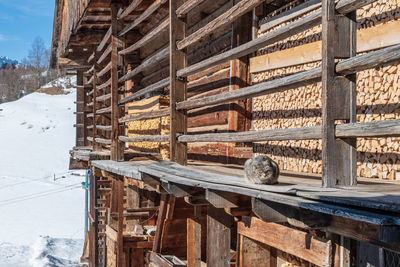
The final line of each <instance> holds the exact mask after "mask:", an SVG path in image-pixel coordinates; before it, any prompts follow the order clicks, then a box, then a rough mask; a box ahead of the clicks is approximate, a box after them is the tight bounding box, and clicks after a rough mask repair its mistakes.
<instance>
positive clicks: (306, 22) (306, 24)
mask: <svg viewBox="0 0 400 267" xmlns="http://www.w3.org/2000/svg"><path fill="white" fill-rule="evenodd" d="M374 1H376V0H371V1H368V0H366V1H358V0H340V1H339V2H338V3H337V6H338V5H339V6H340V7H341V8H342V9H345V10H356V9H357V8H359V7H360V5H361V3H360V2H362V3H365V2H368V3H370V2H374ZM343 2H345V3H344V4H342V3H343ZM355 3H357V4H355ZM368 3H365V4H368ZM361 6H363V5H361ZM321 16H322V12H321V10H317V11H315V12H312V13H311V14H309V15H307V16H305V17H303V18H301V19H298V20H296V21H293V22H291V23H289V24H287V25H285V26H283V27H281V28H279V29H277V30H274V31H272V32H270V33H267V34H265V35H263V36H261V37H259V38H257V39H254V40H252V41H250V42H247V43H245V44H243V45H239V46H237V47H235V48H233V49H231V50H229V51H227V52H224V53H221V54H218V55H215V56H212V57H210V58H208V59H206V60H203V61H201V62H199V63H196V64H193V65H191V66H188V67H186V68H183V69H181V70H179V71H178V72H177V76H180V77H187V76H189V75H191V74H194V73H196V72H198V71H201V70H205V69H207V68H209V67H211V66H213V65H216V64H220V63H223V62H225V61H228V60H232V59H237V58H240V57H242V56H245V55H248V54H250V53H253V52H256V51H257V50H259V49H261V48H263V47H265V46H267V45H270V44H273V43H275V42H278V41H282V40H284V39H286V38H288V37H290V36H292V35H295V34H297V33H300V32H303V31H305V30H307V29H310V28H312V27H314V26H316V25H318V24H320V23H321Z"/></svg>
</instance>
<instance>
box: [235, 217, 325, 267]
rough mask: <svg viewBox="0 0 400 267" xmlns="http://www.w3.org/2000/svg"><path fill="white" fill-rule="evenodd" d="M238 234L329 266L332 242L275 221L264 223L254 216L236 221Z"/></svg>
mask: <svg viewBox="0 0 400 267" xmlns="http://www.w3.org/2000/svg"><path fill="white" fill-rule="evenodd" d="M237 228H238V234H240V235H243V236H246V237H248V238H251V239H253V240H256V241H259V242H261V243H263V244H266V245H268V246H271V247H275V248H277V249H279V250H282V251H285V252H286V253H289V254H291V255H294V256H297V257H299V258H301V259H304V260H306V261H309V262H311V263H313V264H316V265H318V266H326V267H328V266H331V263H332V262H331V253H332V244H331V241H330V240H323V239H320V238H317V237H314V236H311V235H310V234H308V233H307V232H302V231H299V230H295V229H292V228H289V227H286V226H283V225H280V224H276V223H266V222H263V221H261V220H260V219H257V218H255V217H251V218H246V220H244V221H241V222H238V226H237Z"/></svg>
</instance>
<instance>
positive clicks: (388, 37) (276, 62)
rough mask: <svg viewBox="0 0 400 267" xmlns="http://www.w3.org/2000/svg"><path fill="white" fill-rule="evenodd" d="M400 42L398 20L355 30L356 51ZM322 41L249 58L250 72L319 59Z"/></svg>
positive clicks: (374, 48)
mask: <svg viewBox="0 0 400 267" xmlns="http://www.w3.org/2000/svg"><path fill="white" fill-rule="evenodd" d="M397 44H400V21H392V22H390V23H388V24H379V25H377V26H374V27H370V28H366V29H362V30H359V31H357V53H363V52H367V51H371V50H376V49H381V48H385V47H388V46H392V45H397ZM321 51H322V42H321V41H317V42H313V43H308V44H305V45H300V46H296V47H293V48H289V49H285V50H281V51H277V52H273V53H270V54H265V55H261V56H257V57H252V58H251V59H250V72H253V73H254V72H261V71H266V70H271V69H277V68H284V67H289V66H294V65H300V64H306V63H310V62H315V61H319V60H321Z"/></svg>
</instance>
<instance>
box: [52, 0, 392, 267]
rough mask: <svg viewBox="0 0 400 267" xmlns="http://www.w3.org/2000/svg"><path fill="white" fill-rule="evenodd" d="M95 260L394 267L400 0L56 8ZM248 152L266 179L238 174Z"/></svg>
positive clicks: (130, 2)
mask: <svg viewBox="0 0 400 267" xmlns="http://www.w3.org/2000/svg"><path fill="white" fill-rule="evenodd" d="M55 5H56V6H55V18H54V28H53V42H52V51H51V53H52V54H51V65H52V67H54V68H58V69H60V70H61V69H63V70H70V71H72V70H73V71H76V73H77V74H76V75H77V99H76V124H75V126H76V146H75V147H74V148H72V150H71V151H70V154H71V161H70V167H71V168H80V169H87V170H88V174H89V177H90V181H89V184H88V188H89V189H88V190H89V192H90V194H89V203H90V205H89V207H90V208H89V211H88V214H87V220H88V224H89V228H88V233H87V237H86V241H85V249H84V252H83V256H82V262H86V263H87V264H88V265H89V266H118V267H125V266H126V267H128V266H129V267H131V266H132V267H134V266H135V267H136V266H137V267H142V266H151V267H154V266H161V267H164V266H189V267H201V266H208V267H231V266H237V267H261V266H266V267H278V266H279V267H290V266H293V267H294V266H301V267H303V266H305V267H311V266H324V267H328V266H334V267H350V266H361V267H363V266H376V267H392V266H393V267H394V266H400V254H399V253H400V101H399V98H400V0H322V1H321V0H56V1H55ZM258 155H266V156H269V157H270V158H272V159H273V160H274V161H275V162H276V163H277V165H278V166H279V169H280V176H279V179H278V183H277V184H256V183H251V182H249V181H247V179H245V174H244V173H245V172H244V163H245V162H246V160H248V159H250V158H254V157H256V156H258Z"/></svg>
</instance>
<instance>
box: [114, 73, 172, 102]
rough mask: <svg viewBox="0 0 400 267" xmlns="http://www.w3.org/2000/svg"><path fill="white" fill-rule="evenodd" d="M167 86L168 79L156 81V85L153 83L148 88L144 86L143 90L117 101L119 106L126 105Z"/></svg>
mask: <svg viewBox="0 0 400 267" xmlns="http://www.w3.org/2000/svg"><path fill="white" fill-rule="evenodd" d="M168 85H169V77H168V78H165V79H163V80H161V81H158V82H156V83H153V84H151V85H149V86H146V87H145V88H143V89H140V90H139V91H137V92H135V93H133V94H131V95H130V96H127V97H125V98H123V99H121V100H120V101H119V104H126V103H128V102H130V101H132V100H134V99H136V98H139V97H142V96H144V95H146V94H148V93H151V92H154V91H157V90H160V89H162V88H164V87H166V86H168Z"/></svg>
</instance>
